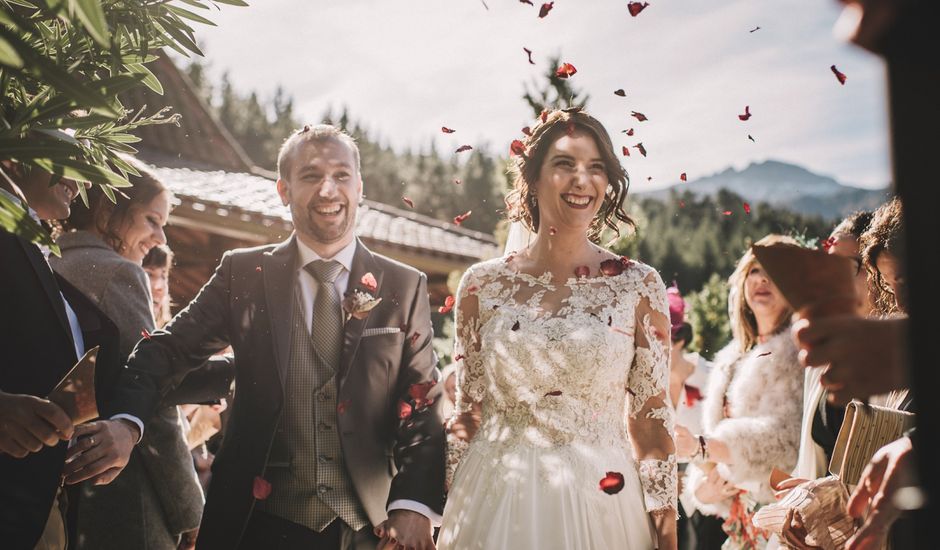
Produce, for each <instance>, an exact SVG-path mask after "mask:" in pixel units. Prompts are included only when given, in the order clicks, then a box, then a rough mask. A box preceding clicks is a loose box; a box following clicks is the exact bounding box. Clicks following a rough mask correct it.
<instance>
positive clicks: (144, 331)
mask: <svg viewBox="0 0 940 550" xmlns="http://www.w3.org/2000/svg"><path fill="white" fill-rule="evenodd" d="M140 335H141V336H142V337H143V339H144V340H150V333H149V332H147V329H145V328H142V329H140Z"/></svg>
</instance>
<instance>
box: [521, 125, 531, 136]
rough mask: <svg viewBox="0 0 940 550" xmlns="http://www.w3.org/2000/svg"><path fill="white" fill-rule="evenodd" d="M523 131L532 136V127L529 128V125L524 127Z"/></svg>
mask: <svg viewBox="0 0 940 550" xmlns="http://www.w3.org/2000/svg"><path fill="white" fill-rule="evenodd" d="M522 133H523V134H525V135H527V136H529V137H532V128H529V127H528V126H526V127H524V128H523V129H522Z"/></svg>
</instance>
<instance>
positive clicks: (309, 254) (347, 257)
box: [294, 236, 358, 271]
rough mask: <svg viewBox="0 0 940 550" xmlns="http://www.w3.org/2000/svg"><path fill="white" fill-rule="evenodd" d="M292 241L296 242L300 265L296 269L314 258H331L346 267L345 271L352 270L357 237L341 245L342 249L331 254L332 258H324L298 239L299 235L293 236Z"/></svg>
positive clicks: (301, 267) (314, 259)
mask: <svg viewBox="0 0 940 550" xmlns="http://www.w3.org/2000/svg"><path fill="white" fill-rule="evenodd" d="M294 242H296V243H297V254H298V258H299V259H300V262H299V264H300V265H299V266H298V267H297V268H298V269H303V267H304V266H305V265H308V264H309V263H310V262H314V261H316V260H333V261H336V262H339V263H340V265H342V266H343V267H344V268H346V271H352V262H353V256H355V254H356V243H357V242H358V239H353V240H352V241H351V242H350V243H349V244H347V245H346V246H345V247H343V249H342V250H340V251H339V252H337V253H336V255H335V256H333V257H332V258H324V257H322V256H320V255H319V254H317V253H316V252H314V250H313V249H312V248H310V247H309V246H307V245H305V244H304V243H303V242H302V241H301V240H300V237H296V236H295V237H294Z"/></svg>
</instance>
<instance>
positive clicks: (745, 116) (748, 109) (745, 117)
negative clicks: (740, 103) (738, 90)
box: [738, 105, 751, 120]
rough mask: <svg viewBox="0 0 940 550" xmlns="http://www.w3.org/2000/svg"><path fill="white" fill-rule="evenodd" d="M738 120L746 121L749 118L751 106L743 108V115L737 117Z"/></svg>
mask: <svg viewBox="0 0 940 550" xmlns="http://www.w3.org/2000/svg"><path fill="white" fill-rule="evenodd" d="M738 118H739V119H741V120H747V119H749V118H751V106H750V105H745V106H744V114H743V115H738Z"/></svg>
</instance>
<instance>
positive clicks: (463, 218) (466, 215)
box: [454, 210, 472, 225]
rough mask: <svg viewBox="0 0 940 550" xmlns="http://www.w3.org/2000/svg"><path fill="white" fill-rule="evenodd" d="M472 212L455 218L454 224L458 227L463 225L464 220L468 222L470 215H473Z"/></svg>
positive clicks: (468, 211) (469, 211)
mask: <svg viewBox="0 0 940 550" xmlns="http://www.w3.org/2000/svg"><path fill="white" fill-rule="evenodd" d="M471 212H472V210H467V211H466V212H465V213H463V214H460V215H459V216H454V223H455V224H456V225H460V224H462V223H463V222H464V220H466V219H467V218H469V217H470V213H471Z"/></svg>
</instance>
